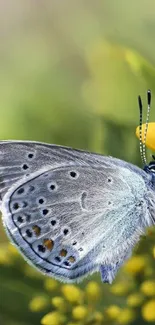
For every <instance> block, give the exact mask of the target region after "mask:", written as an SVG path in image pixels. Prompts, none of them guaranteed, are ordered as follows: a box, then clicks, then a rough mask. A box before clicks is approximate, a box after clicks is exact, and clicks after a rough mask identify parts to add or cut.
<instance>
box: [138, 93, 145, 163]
mask: <svg viewBox="0 0 155 325" xmlns="http://www.w3.org/2000/svg"><path fill="white" fill-rule="evenodd" d="M138 104H139V150H140V156H141V160H142V163H143V165H145V160H146V157H144V155H143V143H142V124H143V104H142V100H141V97H140V96H138Z"/></svg>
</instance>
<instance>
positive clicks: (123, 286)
mask: <svg viewBox="0 0 155 325" xmlns="http://www.w3.org/2000/svg"><path fill="white" fill-rule="evenodd" d="M130 288H131V287H130V285H129V284H128V283H126V282H116V283H115V284H113V285H112V286H111V287H110V291H111V292H112V293H113V294H115V295H118V296H123V295H125V294H127V293H128V292H129V290H130Z"/></svg>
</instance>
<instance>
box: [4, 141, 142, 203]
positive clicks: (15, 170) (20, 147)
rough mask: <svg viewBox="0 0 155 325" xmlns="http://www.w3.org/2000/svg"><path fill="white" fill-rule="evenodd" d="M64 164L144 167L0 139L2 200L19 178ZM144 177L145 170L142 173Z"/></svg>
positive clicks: (69, 149)
mask: <svg viewBox="0 0 155 325" xmlns="http://www.w3.org/2000/svg"><path fill="white" fill-rule="evenodd" d="M64 164H70V165H72V164H73V165H74V164H78V165H80V164H82V165H86V166H94V165H96V166H102V167H104V166H105V167H106V166H111V167H113V166H117V165H118V166H122V167H126V168H130V169H131V170H132V169H133V168H134V171H136V173H138V174H141V172H142V171H141V170H140V169H139V168H137V167H135V166H133V165H130V166H129V164H128V163H126V162H124V161H121V160H119V159H116V158H110V157H104V156H102V155H99V154H94V153H93V154H92V153H90V152H86V151H82V150H75V149H72V148H68V147H62V146H57V145H51V144H46V143H40V142H32V141H0V201H1V200H2V199H3V196H4V195H5V193H6V192H7V190H8V189H9V188H10V187H11V185H12V184H14V183H16V182H17V181H18V180H19V179H20V178H22V177H23V176H25V175H28V174H30V173H33V172H35V171H38V170H40V169H42V168H44V167H45V168H48V167H49V168H50V167H51V166H52V167H53V168H54V167H58V166H62V165H64ZM143 177H145V173H143Z"/></svg>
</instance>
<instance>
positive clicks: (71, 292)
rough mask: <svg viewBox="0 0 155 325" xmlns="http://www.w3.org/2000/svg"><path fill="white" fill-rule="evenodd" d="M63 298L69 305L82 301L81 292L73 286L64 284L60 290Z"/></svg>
mask: <svg viewBox="0 0 155 325" xmlns="http://www.w3.org/2000/svg"><path fill="white" fill-rule="evenodd" d="M61 290H62V293H63V295H64V297H65V298H66V299H67V300H68V301H69V302H71V303H75V302H78V303H81V301H82V300H83V292H82V290H80V289H79V288H78V287H76V286H75V285H73V284H65V285H63V286H62V288H61Z"/></svg>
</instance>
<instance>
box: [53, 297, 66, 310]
mask: <svg viewBox="0 0 155 325" xmlns="http://www.w3.org/2000/svg"><path fill="white" fill-rule="evenodd" d="M51 302H52V305H53V306H54V307H55V308H58V309H60V310H61V311H62V310H63V311H64V310H65V307H66V304H65V300H64V298H62V297H59V296H56V297H54V298H52V300H51Z"/></svg>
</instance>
